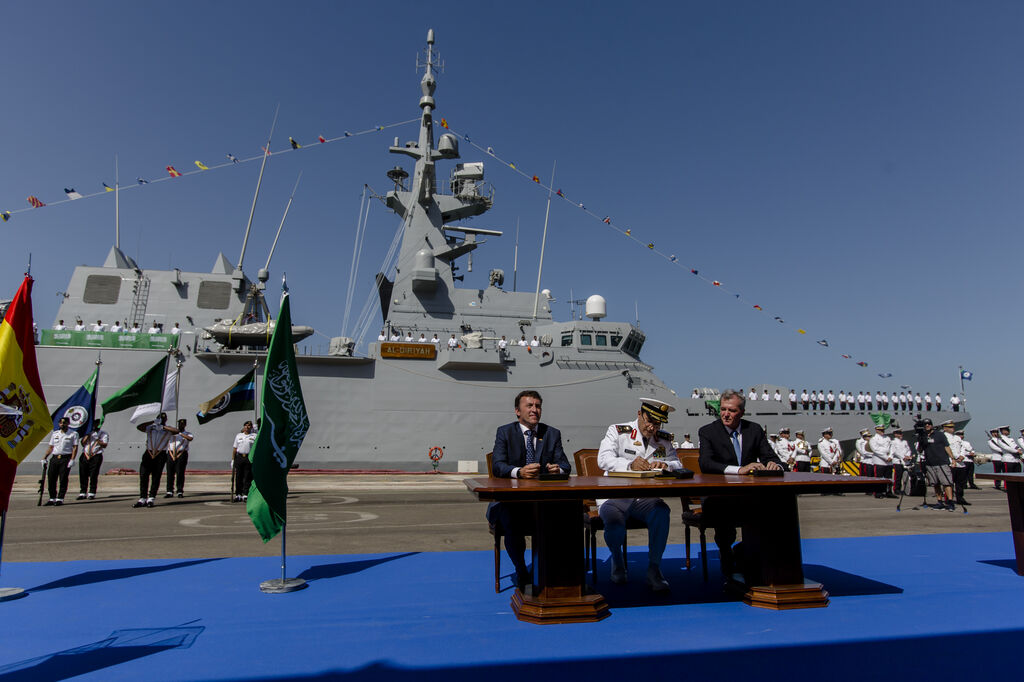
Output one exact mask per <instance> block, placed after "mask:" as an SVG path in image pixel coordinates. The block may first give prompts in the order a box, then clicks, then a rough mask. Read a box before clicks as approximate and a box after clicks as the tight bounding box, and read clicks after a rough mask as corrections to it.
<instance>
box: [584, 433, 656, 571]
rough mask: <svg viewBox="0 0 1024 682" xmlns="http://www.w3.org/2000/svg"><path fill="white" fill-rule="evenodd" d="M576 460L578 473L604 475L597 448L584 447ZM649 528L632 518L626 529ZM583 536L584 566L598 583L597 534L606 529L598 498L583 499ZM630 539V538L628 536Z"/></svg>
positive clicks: (626, 542) (623, 547) (623, 550)
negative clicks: (598, 505) (598, 461)
mask: <svg viewBox="0 0 1024 682" xmlns="http://www.w3.org/2000/svg"><path fill="white" fill-rule="evenodd" d="M573 459H575V460H576V473H577V474H578V475H580V476H603V475H604V470H603V469H601V467H599V466H598V465H597V450H594V449H583V450H577V451H576V452H574V453H573ZM644 528H647V524H646V523H644V522H643V521H635V520H633V519H630V520H628V521H627V522H626V530H627V531H629V529H633V530H639V529H644ZM583 529H584V533H585V537H584V538H583V547H584V562H585V563H584V566H589V567H590V580H591V584H593V585H596V584H597V534H598V532H599V531H603V530H604V522H603V521H602V520H601V514H600V513H599V512H598V509H597V500H583ZM627 540H628V538H627ZM627 540H623V543H622V562H623V563H626V558H627V557H626V547H627V545H628V544H629V543H628V541H627Z"/></svg>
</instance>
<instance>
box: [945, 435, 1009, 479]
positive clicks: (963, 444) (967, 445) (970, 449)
mask: <svg viewBox="0 0 1024 682" xmlns="http://www.w3.org/2000/svg"><path fill="white" fill-rule="evenodd" d="M1021 431H1024V429H1021ZM955 433H956V435H958V436H960V452H962V453H963V455H964V460H965V461H966V462H967V487H968V488H970V489H971V490H981V488H979V487H978V486H977V484H975V482H974V454H975V453H974V446H973V445H971V441H969V440H967V439H966V438H964V431H963V429H957V430H956V431H955Z"/></svg>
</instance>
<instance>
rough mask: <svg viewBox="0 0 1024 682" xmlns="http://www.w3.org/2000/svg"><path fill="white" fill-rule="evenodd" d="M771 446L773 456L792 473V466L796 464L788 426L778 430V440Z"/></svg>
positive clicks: (794, 446)
mask: <svg viewBox="0 0 1024 682" xmlns="http://www.w3.org/2000/svg"><path fill="white" fill-rule="evenodd" d="M772 435H775V434H772ZM772 445H773V447H774V448H775V454H776V455H778V456H779V459H780V460H782V463H783V464H785V465H786V468H788V469H789V470H790V471H792V470H793V465H794V464H795V463H796V445H795V444H794V443H793V441H791V440H790V439H789V427H788V426H783V427H782V428H781V429H779V435H778V440H776V441H774V443H773V444H772Z"/></svg>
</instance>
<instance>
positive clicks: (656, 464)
mask: <svg viewBox="0 0 1024 682" xmlns="http://www.w3.org/2000/svg"><path fill="white" fill-rule="evenodd" d="M651 468H652V469H667V468H668V465H667V464H665V463H664V462H661V461H659V460H654V461H653V462H651Z"/></svg>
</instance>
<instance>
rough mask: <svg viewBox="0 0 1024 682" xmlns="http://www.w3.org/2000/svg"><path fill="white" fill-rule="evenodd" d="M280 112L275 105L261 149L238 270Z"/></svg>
mask: <svg viewBox="0 0 1024 682" xmlns="http://www.w3.org/2000/svg"><path fill="white" fill-rule="evenodd" d="M280 112H281V105H280V104H278V105H277V109H276V110H275V111H274V122H273V123H271V124H270V134H269V135H267V146H266V147H264V148H263V162H262V163H261V164H260V175H259V177H258V178H256V193H255V194H254V195H253V197H252V208H250V209H249V222H248V224H246V226H245V237H244V238H243V239H242V253H240V254H239V255H238V265H237V266H236V267H237V268H238V269H239V270H241V269H242V261H244V260H245V247H246V245H247V244H248V243H249V231H250V230H251V229H252V217H253V215H255V214H256V200H257V199H259V198H260V185H261V184H262V183H263V169H265V168H266V167H267V157H268V156H270V140H271V138H273V137H274V128H275V127H276V126H277V115H278V114H279V113H280Z"/></svg>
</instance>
